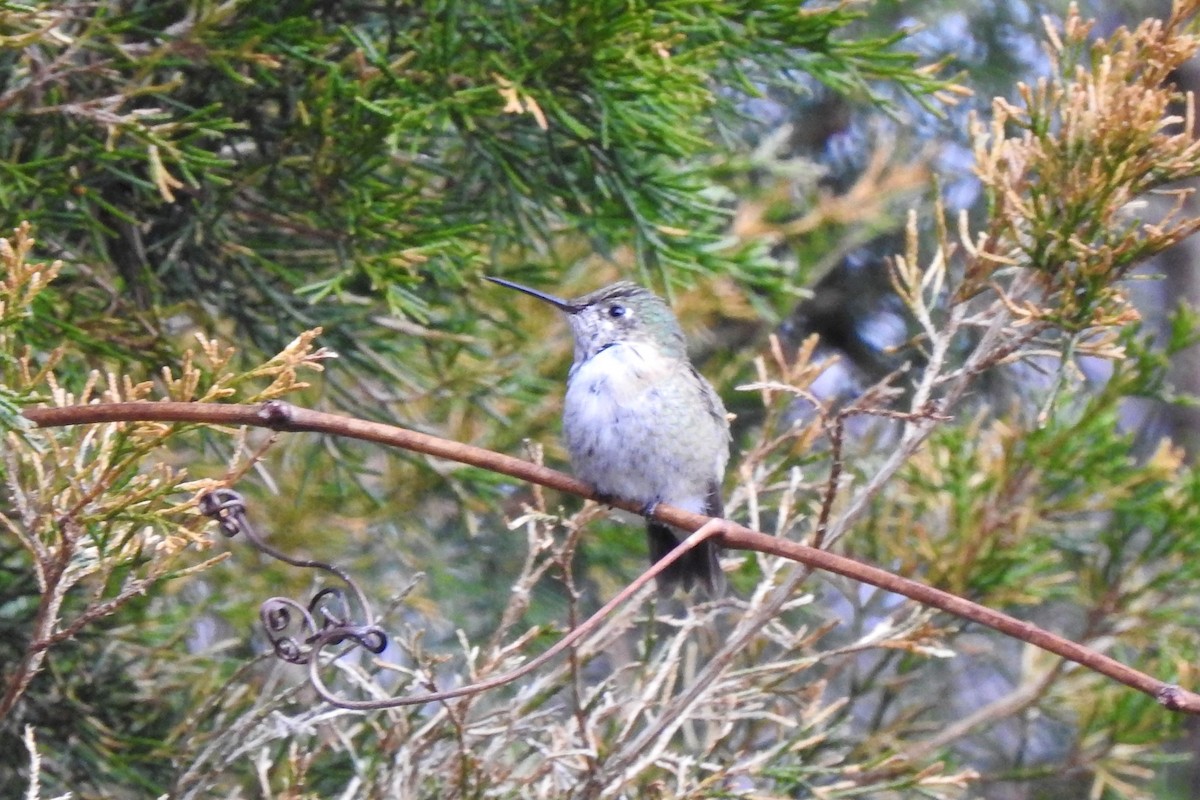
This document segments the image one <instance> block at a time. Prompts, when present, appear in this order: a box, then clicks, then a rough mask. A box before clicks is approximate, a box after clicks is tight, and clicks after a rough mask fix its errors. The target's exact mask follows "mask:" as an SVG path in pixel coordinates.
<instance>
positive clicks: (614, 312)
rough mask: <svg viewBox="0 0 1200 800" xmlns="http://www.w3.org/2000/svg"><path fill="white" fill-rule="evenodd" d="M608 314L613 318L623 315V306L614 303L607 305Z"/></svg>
mask: <svg viewBox="0 0 1200 800" xmlns="http://www.w3.org/2000/svg"><path fill="white" fill-rule="evenodd" d="M608 315H609V316H610V317H613V318H617V317H623V316H625V306H622V305H615V304H614V305H611V306H609V307H608Z"/></svg>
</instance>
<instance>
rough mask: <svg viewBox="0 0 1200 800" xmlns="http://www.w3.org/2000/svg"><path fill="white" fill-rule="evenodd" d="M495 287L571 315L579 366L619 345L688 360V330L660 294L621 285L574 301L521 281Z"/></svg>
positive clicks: (612, 286)
mask: <svg viewBox="0 0 1200 800" xmlns="http://www.w3.org/2000/svg"><path fill="white" fill-rule="evenodd" d="M488 280H490V281H492V282H493V283H498V284H500V285H501V286H507V287H508V288H510V289H516V290H517V291H519V292H524V293H525V294H528V295H532V296H533V297H536V298H538V299H539V300H542V301H543V302H546V303H549V304H550V305H552V306H554V307H555V308H557V309H559V310H560V311H562V312H563V313H564V314H566V315H567V321H568V322H569V323H570V324H571V332H572V333H573V334H574V335H575V363H577V364H581V363H583V362H584V361H587V360H588V359H589V358H591V357H592V356H594V355H596V353H599V352H600V351H601V350H603V349H604V348H606V347H610V346H612V345H614V344H623V343H628V344H650V345H653V346H655V347H657V348H658V349H659V350H661V351H662V352H663V354H664V355H668V356H677V357H679V358H684V357H686V354H687V346H686V343H685V340H684V336H683V330H682V329H681V328H680V327H679V322H678V320H676V319H675V315H674V314H673V313H672V312H671V308H670V307H669V306H668V305H667V304H666V302H665V301H663V299H662V298H660V297H659V296H658V295H656V294H654V293H653V292H651V291H649V290H648V289H644V288H642V287H641V286H638V285H637V284H636V283H631V282H629V281H620V282H619V283H614V284H612V285H610V286H605V287H604V288H603V289H597V290H596V291H594V292H592V293H591V294H585V295H584V296H582V297H577V298H575V299H574V300H563V299H561V298H558V297H555V296H554V295H550V294H545V293H544V292H539V291H537V290H536V289H530V288H528V287H526V286H522V285H521V284H519V283H513V282H511V281H506V280H501V279H499V278H488Z"/></svg>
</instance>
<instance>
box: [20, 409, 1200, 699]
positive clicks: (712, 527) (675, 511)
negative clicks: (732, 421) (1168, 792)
mask: <svg viewBox="0 0 1200 800" xmlns="http://www.w3.org/2000/svg"><path fill="white" fill-rule="evenodd" d="M24 413H25V416H26V417H27V418H28V419H30V420H31V421H32V422H34V423H36V424H37V425H39V426H41V427H57V426H63V425H78V424H88V423H102V422H139V421H157V422H195V423H206V424H216V425H252V426H258V427H265V428H271V429H273V430H279V431H313V432H321V433H328V434H334V435H339V436H348V437H350V438H355V439H362V440H364V441H370V442H375V443H378V444H384V445H389V446H392V447H400V448H403V449H407V450H411V451H414V452H419V453H425V454H426V455H430V456H434V457H437V458H445V459H450V460H453V461H457V462H459V463H463V464H469V465H472V466H476V467H481V468H483V469H488V470H492V471H495V472H500V473H503V474H505V475H509V476H510V477H513V478H518V479H520V480H525V481H529V482H532V483H537V484H540V485H542V486H546V487H548V488H551V489H557V490H559V491H563V492H568V493H571V494H575V495H579V496H581V497H586V498H590V499H593V500H600V498H598V497H596V495H595V494H594V493H593V492H592V490H591V489H590V488H589V487H588V486H586V485H585V484H583V483H581V482H580V481H578V480H575V479H574V478H571V477H569V476H567V475H564V474H563V473H561V472H557V471H555V470H552V469H548V468H546V467H543V466H540V465H537V464H532V463H530V462H528V461H523V460H521V459H518V458H513V457H511V456H506V455H502V454H500V453H494V452H492V451H490V450H484V449H482V448H478V447H473V446H471V445H467V444H462V443H460V442H453V441H449V440H446V439H441V438H438V437H436V436H430V435H428V434H424V433H418V432H416V431H410V430H407V429H404V428H399V427H396V426H392V425H384V424H382V423H377V422H367V421H364V420H360V419H354V418H351V417H345V416H340V415H336V414H328V413H324V412H320V411H312V410H309V409H303V408H298V407H295V406H292V405H290V404H288V403H283V402H280V401H270V402H267V403H264V404H262V405H257V406H250V405H216V404H208V403H171V402H162V403H148V402H142V403H107V404H92V405H86V406H68V407H62V408H37V409H27V410H26V411H25V412H24ZM604 502H608V503H610V504H611V505H615V506H617V507H619V508H623V509H625V510H627V511H632V512H634V513H640V512H641V511H642V509H641V508H640V507H638V504H636V503H626V502H621V501H610V500H608V499H605V500H604ZM653 516H654V518H655V519H657V520H660V521H662V522H666V523H668V524H671V525H674V526H676V527H679V528H682V529H685V530H689V531H696V532H697V533H702V534H703V536H698V535H693V536H691V537H689V538H688V539H687V540H686V544H688V545H689V546H694V545H695V544H696V543H698V541H700V540H702V539H703V538H707V537H708V536H713V535H716V536H719V537H720V543H721V544H722V545H723V546H724V547H728V548H732V549H740V550H754V551H758V552H762V553H770V554H772V555H777V556H781V557H783V558H788V559H791V560H793V561H798V562H800V563H802V564H805V565H807V566H809V567H814V568H816V569H820V570H824V571H826V572H832V573H835V574H837V575H842V576H844V577H847V578H850V579H851V580H855V581H858V582H860V583H866V584H869V585H871V586H875V587H878V588H880V589H884V590H886V591H889V592H893V593H895V594H899V595H903V596H904V597H907V598H909V599H911V600H915V601H916V602H918V603H921V604H922V605H926V606H930V607H933V608H936V609H938V610H940V611H944V612H946V613H948V614H953V615H955V616H957V617H960V618H962V619H967V620H970V621H972V622H976V623H978V624H980V625H984V626H986V627H989V628H992V629H993V630H996V631H999V632H1000V633H1003V634H1005V635H1007V636H1011V637H1013V638H1015V639H1019V640H1021V641H1024V642H1028V643H1029V644H1032V645H1034V646H1035V647H1039V648H1041V649H1043V650H1046V651H1047V652H1050V653H1054V654H1056V655H1059V656H1062V657H1063V658H1066V659H1068V660H1070V661H1073V662H1075V663H1077V664H1080V665H1081V666H1083V667H1086V668H1087V669H1090V670H1093V671H1095V672H1098V673H1100V674H1102V675H1105V676H1107V677H1109V678H1112V679H1113V680H1116V681H1118V682H1120V683H1122V684H1124V685H1126V686H1129V687H1131V688H1133V689H1136V690H1138V691H1140V692H1144V693H1146V694H1148V695H1150V696H1152V697H1154V698H1155V699H1156V700H1157V701H1158V702H1159V703H1160V704H1161V705H1162V706H1163V707H1164V708H1167V709H1170V710H1173V711H1184V712H1186V713H1189V714H1197V715H1200V694H1196V693H1194V692H1190V691H1188V690H1186V689H1183V688H1181V687H1179V686H1176V685H1174V684H1169V683H1166V682H1164V681H1161V680H1159V679H1157V678H1155V677H1153V676H1151V675H1147V674H1146V673H1144V672H1140V671H1138V670H1136V669H1133V668H1132V667H1129V666H1126V665H1125V664H1122V663H1121V662H1119V661H1116V660H1115V659H1113V658H1110V657H1108V656H1106V655H1104V654H1103V653H1100V652H1098V651H1096V650H1092V649H1091V648H1088V647H1084V646H1083V645H1081V644H1078V643H1076V642H1073V641H1071V640H1069V639H1065V638H1063V637H1061V636H1057V635H1055V634H1053V633H1050V632H1049V631H1046V630H1043V629H1042V628H1039V627H1038V626H1036V625H1034V624H1032V623H1030V622H1024V621H1022V620H1019V619H1016V618H1015V617H1011V616H1009V615H1007V614H1004V613H1001V612H999V611H996V610H994V609H991V608H987V607H986V606H981V605H979V604H978V603H973V602H971V601H970V600H967V599H965V598H962V597H959V596H957V595H954V594H951V593H950V592H946V591H942V590H941V589H936V588H934V587H932V586H926V585H925V584H922V583H918V582H916V581H913V580H909V579H908V578H904V577H901V576H899V575H896V574H894V573H891V572H888V571H886V570H883V569H880V568H878V567H874V566H871V565H868V564H864V563H862V562H859V561H855V560H853V559H850V558H846V557H845V556H840V555H837V554H835V553H831V552H828V551H825V550H819V549H816V548H812V547H807V546H805V545H802V544H798V543H796V542H793V541H789V540H787V539H778V538H775V537H773V536H768V535H766V534H763V533H760V532H758V531H754V530H751V529H750V528H747V527H745V526H742V525H738V524H737V523H734V522H730V521H728V520H713V519H711V518H709V517H705V516H703V515H700V514H693V513H691V512H688V511H684V510H683V509H679V508H675V507H672V506H668V505H665V504H662V505H659V506H657V507H656V508H655V510H654V514H653ZM701 528H704V530H703V531H701ZM683 549H684V548H683V547H679V548H676V550H675V551H674V552H673V553H672V554H671V555H678V554H680V553H681V551H682V550H683ZM668 563H670V561H669V559H666V558H664V559H663V560H661V561H659V562H658V563H657V564H655V565H654V567H652V568H651V569H650V570H648V571H647V572H646V573H643V574H642V575H641V576H639V578H638V579H637V580H636V581H635V582H634V583H633V584H631V585H630V586H629V587H626V589H625V591H623V592H621V593H620V594H619V595H618V596H617V597H615V598H613V600H611V601H610V602H609V603H608V604H606V605H605V607H604V608H603V609H601V611H600V612H597V615H595V616H593V617H592V618H591V619H589V620H587V621H586V622H584V623H583V625H581V626H580V627H579V628H577V629H576V630H574V631H572V632H571V633H570V634H568V635H567V636H566V637H564V638H563V639H562V640H560V641H559V642H558V643H557V644H556V645H555V646H554V647H552V648H551V649H550V650H548V651H547V652H546V653H544V654H543V655H542V656H541V657H540V658H538V659H534V660H533V661H531V662H529V663H527V664H525V665H523V666H522V667H520V668H519V669H518V670H515V671H514V673H509V675H508V676H500V678H499V679H493V680H489V681H483V682H481V683H479V684H476V685H475V686H474V687H461V688H460V689H458V690H454V691H453V692H447V693H441V694H440V696H441V697H451V696H458V695H460V694H462V693H464V692H465V691H466V690H467V689H473V690H475V691H481V690H484V689H488V688H492V686H493V685H500V684H496V680H500V679H503V678H507V679H508V680H512V679H514V678H515V677H519V676H520V675H523V674H526V673H528V672H529V671H531V670H532V669H534V668H536V667H535V665H540V664H541V663H544V662H545V661H546V660H547V657H548V656H549V654H550V653H555V654H557V653H560V652H562V650H563V649H564V648H566V647H568V646H570V645H571V644H573V643H574V642H576V641H578V640H579V638H581V637H582V636H583V635H585V634H586V633H587V632H589V631H590V630H591V628H593V627H595V625H596V624H597V621H598V620H599V619H600V618H602V617H603V616H605V615H607V613H609V611H610V610H611V609H612V608H615V607H616V605H618V604H619V603H620V602H624V600H625V599H626V598H627V597H628V596H630V594H631V593H632V592H633V591H636V589H637V588H638V587H640V586H642V585H644V584H645V583H646V582H647V581H648V580H650V579H651V578H652V577H653V576H654V575H655V574H656V573H657V571H658V570H659V569H661V568H663V567H665V566H666V565H667V564H668ZM316 662H317V660H316V659H313V661H312V662H310V675H311V676H312V677H313V680H314V685H316V686H317V687H318V689H323V685H322V684H321V683H320V679H319V675H318V674H317V663H316ZM326 699H327V700H330V701H331V702H338V704H339V705H342V706H345V707H349V708H359V707H363V708H375V707H378V706H377V704H376V703H374V702H370V701H362V703H353V702H346V701H337V699H336V698H333V697H332V695H329V694H328V693H326ZM386 702H390V703H393V704H394V703H395V702H396V701H386ZM422 702H425V700H424V699H423V700H422Z"/></svg>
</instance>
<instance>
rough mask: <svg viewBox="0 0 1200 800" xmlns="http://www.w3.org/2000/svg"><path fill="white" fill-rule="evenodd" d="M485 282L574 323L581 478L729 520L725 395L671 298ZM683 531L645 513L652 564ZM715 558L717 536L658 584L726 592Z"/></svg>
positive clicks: (572, 444)
mask: <svg viewBox="0 0 1200 800" xmlns="http://www.w3.org/2000/svg"><path fill="white" fill-rule="evenodd" d="M488 280H490V281H492V282H493V283H497V284H499V285H501V286H506V287H508V288H510V289H516V290H517V291H518V292H524V293H525V294H528V295H532V296H533V297H536V298H538V299H539V300H541V301H543V302H546V303H549V304H550V305H552V306H554V307H555V308H557V309H558V310H559V311H561V312H563V314H565V315H566V318H567V322H568V323H569V324H570V326H571V333H572V334H573V335H574V338H575V360H574V363H573V364H572V365H571V370H570V372H569V373H568V374H567V394H566V398H565V399H564V401H563V440H564V443H565V444H566V447H567V453H568V454H569V455H570V458H571V466H572V468H573V469H574V471H575V475H576V477H578V478H579V479H580V480H581V481H583V482H584V483H586V484H588V485H590V486H591V487H592V488H593V489H594V490H595V491H596V494H597V495H599V496H600V497H611V498H618V499H621V500H625V501H628V502H633V503H637V504H639V505H641V506H642V513H643V514H646V515H647V516H648V515H649V514H650V513H651V512H652V511H653V509H654V507H655V506H656V505H658V504H659V503H667V504H668V505H673V506H678V507H679V508H683V509H686V510H688V511H692V512H694V513H697V514H705V515H707V516H710V517H720V516H723V515H724V503H723V501H722V500H721V481H722V478H723V477H724V475H725V465H726V463H727V462H728V461H729V441H730V436H729V421H728V420H727V419H726V417H725V406H724V405H723V404H722V403H721V398H720V396H718V395H717V392H716V390H715V389H713V387H712V384H710V383H709V382H708V381H707V380H705V379H704V377H703V376H702V375H700V373H699V372H697V371H696V368H695V367H694V366H693V365H692V362H691V361H690V360H689V359H688V356H687V348H686V342H685V340H684V335H683V329H682V328H680V327H679V321H678V320H677V319H676V318H675V314H674V313H672V311H671V308H670V307H669V306H668V305H667V304H666V302H665V301H664V300H663V299H662V298H660V297H658V296H657V295H655V294H654V293H653V292H651V291H649V290H647V289H645V288H643V287H641V286H638V285H637V284H635V283H631V282H629V281H621V282H619V283H614V284H612V285H611V286H606V287H604V288H603V289H598V290H596V291H594V292H592V293H591V294H585V295H583V296H582V297H577V298H575V299H574V300H564V299H562V298H559V297H555V296H554V295H551V294H546V293H545V292H540V291H538V290H536V289H531V288H529V287H528V286H522V285H521V284H519V283H513V282H512V281H507V280H503V279H501V278H491V277H489V278H488ZM686 535H687V534H686V532H684V531H681V530H679V529H676V528H672V527H670V526H669V525H665V524H663V523H661V522H656V521H655V520H652V519H648V520H647V527H646V536H647V539H648V541H649V551H650V563H651V564H653V563H655V562H657V561H658V560H659V559H660V558H662V557H663V556H665V555H666V554H667V553H669V552H671V550H673V549H674V548H675V546H676V545H678V544H679V542H680V541H681V540H682V539H683V538H684V537H685V536H686ZM717 556H718V548H717V545H716V544H715V543H714V542H713V541H712V540H707V541H704V542H701V543H700V545H698V546H697V547H694V548H692V549H691V550H689V551H688V552H687V553H685V554H684V555H683V557H681V558H680V559H679V560H678V561H676V562H675V563H673V564H672V565H671V566H669V567H668V568H667V569H666V570H665V571H663V572H662V573H660V574H659V583H658V586H659V590H660V591H662V592H664V593H665V592H667V591H669V590H670V589H671V588H673V587H674V586H676V585H682V586H683V588H684V589H685V590H690V589H691V588H692V586H693V584H695V583H699V585H700V586H702V587H703V588H704V589H705V590H706V591H707V592H708V594H709V595H710V596H712V597H717V596H719V595H721V594H722V593H723V592H724V590H725V574H724V573H723V572H722V571H721V565H720V563H719V562H718V561H717Z"/></svg>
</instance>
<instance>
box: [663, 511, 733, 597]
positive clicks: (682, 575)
mask: <svg viewBox="0 0 1200 800" xmlns="http://www.w3.org/2000/svg"><path fill="white" fill-rule="evenodd" d="M646 538H647V540H648V541H649V543H650V563H651V564H656V563H658V560H659V559H661V558H662V557H663V556H665V555H666V554H667V553H669V552H671V551H672V550H674V549H675V547H676V545H678V544H679V537H678V536H677V535H676V534H675V532H674V531H673V530H672V529H671V528H670V527H669V526H667V525H663V524H662V523H660V522H651V523H648V524H647V526H646ZM719 555H720V550H719V548H718V547H717V545H716V543H715V542H713V541H712V540H709V541H704V542H701V543H700V544H699V545H697V546H696V547H693V548H692V549H691V550H689V551H688V552H686V553H684V554H683V557H682V558H680V559H679V560H678V561H676V562H675V563H674V564H672V565H671V566H669V567H667V568H666V569H665V570H664V571H663V572H661V573H659V575H658V591H659V592H660V593H662V594H668V593H670V592H671V590H672V589H674V588H675V587H676V586H682V587H683V589H684V591H691V589H692V586H693V585H694V584H697V583H698V584H699V585H700V587H701V588H702V589H703V590H704V592H705V593H706V594H707V595H708V596H709V597H711V598H714V599H715V598H717V597H721V596H723V595H724V594H725V573H724V572H722V571H721V563H720V561H719V560H718V556H719Z"/></svg>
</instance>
